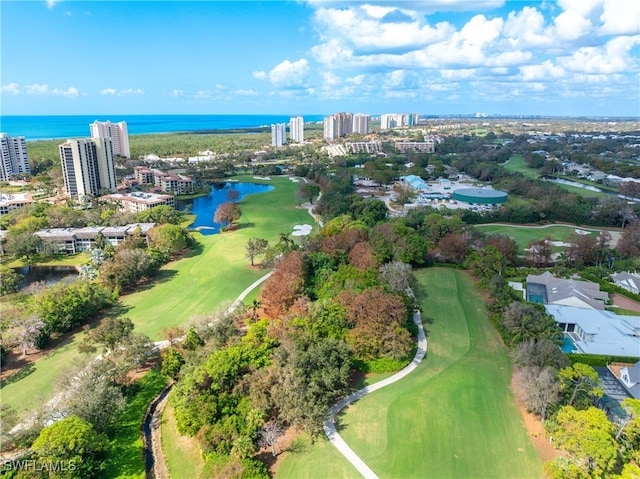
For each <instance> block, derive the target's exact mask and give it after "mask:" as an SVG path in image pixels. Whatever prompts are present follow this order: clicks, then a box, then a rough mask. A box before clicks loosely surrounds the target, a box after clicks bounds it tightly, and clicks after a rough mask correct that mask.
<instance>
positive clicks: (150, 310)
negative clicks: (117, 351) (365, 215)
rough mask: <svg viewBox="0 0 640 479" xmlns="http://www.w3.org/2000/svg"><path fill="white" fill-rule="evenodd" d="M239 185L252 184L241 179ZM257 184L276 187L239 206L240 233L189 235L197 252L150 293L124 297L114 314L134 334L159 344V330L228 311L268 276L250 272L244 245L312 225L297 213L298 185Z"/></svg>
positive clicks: (169, 269)
mask: <svg viewBox="0 0 640 479" xmlns="http://www.w3.org/2000/svg"><path fill="white" fill-rule="evenodd" d="M243 180H244V181H255V180H253V179H252V178H249V177H246V178H239V181H243ZM261 182H262V183H268V184H274V185H275V186H276V189H275V190H273V191H270V192H267V193H258V194H253V195H249V196H247V197H246V198H245V199H244V200H242V201H241V202H240V203H239V204H240V208H241V209H242V217H241V218H240V228H239V229H237V230H234V231H230V232H227V233H223V234H215V235H208V236H205V235H201V234H199V233H193V235H194V237H195V238H196V240H197V242H198V245H197V247H196V248H195V252H194V253H190V254H188V255H187V257H185V258H182V259H180V260H179V261H175V262H173V263H170V264H168V265H166V266H164V267H163V268H162V270H161V273H160V274H159V275H158V278H157V279H156V280H154V281H153V283H152V287H149V288H146V289H145V290H142V291H138V292H136V293H134V294H130V295H127V296H125V297H123V298H122V300H121V301H120V303H119V306H118V308H117V309H118V314H119V315H120V316H123V317H128V318H130V319H131V321H133V323H134V324H135V326H136V331H138V332H140V333H144V334H147V335H149V336H150V337H151V338H152V339H162V330H163V328H165V327H166V328H168V327H171V326H173V325H178V324H185V323H188V321H189V320H190V318H192V317H194V316H196V315H203V314H207V313H211V312H214V311H219V310H223V309H226V307H228V306H229V305H230V303H231V301H233V300H234V299H235V298H236V297H238V295H239V294H240V293H242V291H243V290H244V289H245V288H246V287H247V286H249V285H250V284H251V283H253V282H254V281H255V280H256V279H258V278H259V277H261V276H263V275H264V274H266V273H267V272H268V270H265V269H261V268H251V267H250V266H249V260H248V259H247V258H245V245H246V243H247V240H248V239H249V238H251V237H259V238H265V239H267V240H269V242H270V243H271V244H275V243H276V242H277V241H278V239H279V236H280V233H291V232H292V231H293V226H294V225H296V224H301V223H308V224H313V219H312V218H311V217H310V216H309V214H308V213H307V211H306V210H303V209H299V208H295V191H296V190H297V188H298V185H297V184H296V183H293V182H291V181H290V180H288V179H287V178H278V177H275V178H273V179H272V180H271V181H261ZM212 214H213V213H212ZM251 299H253V298H250V299H248V301H249V302H250V301H251ZM245 302H246V300H245Z"/></svg>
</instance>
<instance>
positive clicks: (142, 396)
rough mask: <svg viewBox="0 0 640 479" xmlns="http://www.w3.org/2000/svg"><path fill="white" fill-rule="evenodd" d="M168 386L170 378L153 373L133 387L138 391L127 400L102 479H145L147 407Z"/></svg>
mask: <svg viewBox="0 0 640 479" xmlns="http://www.w3.org/2000/svg"><path fill="white" fill-rule="evenodd" d="M166 384H167V378H166V376H163V375H162V374H160V373H159V372H157V371H149V372H148V373H147V374H145V375H144V376H143V377H142V378H141V379H140V380H139V381H138V382H137V383H136V384H135V386H133V387H135V388H137V391H136V393H135V395H133V397H131V398H129V399H128V400H127V407H126V408H125V410H124V411H123V412H122V414H121V415H120V417H119V418H118V420H117V421H116V423H115V424H114V425H113V432H112V433H111V437H113V439H112V440H111V442H110V444H109V449H108V451H107V459H106V461H105V464H104V469H103V470H102V471H101V472H100V475H99V477H102V478H105V479H107V478H108V479H112V478H113V479H115V478H131V479H133V478H138V479H144V477H145V457H144V454H143V451H144V450H143V442H142V434H141V432H140V428H141V426H142V420H143V419H144V414H145V412H146V411H147V406H148V405H149V403H150V402H151V401H152V400H153V398H154V397H156V396H157V395H158V394H159V393H160V391H162V389H163V388H164V387H165V385H166Z"/></svg>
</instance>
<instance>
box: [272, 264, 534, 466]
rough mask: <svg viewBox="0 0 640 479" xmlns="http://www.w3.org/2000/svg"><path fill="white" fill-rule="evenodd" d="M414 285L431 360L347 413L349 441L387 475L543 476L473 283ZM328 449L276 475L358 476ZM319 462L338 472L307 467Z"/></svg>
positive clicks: (422, 274)
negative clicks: (420, 292)
mask: <svg viewBox="0 0 640 479" xmlns="http://www.w3.org/2000/svg"><path fill="white" fill-rule="evenodd" d="M416 277H417V279H418V282H419V284H420V286H421V289H422V291H423V293H422V294H420V297H421V306H422V308H423V323H424V326H425V329H426V330H427V334H428V351H427V357H426V359H425V360H424V361H423V363H422V364H420V366H419V367H418V368H417V369H416V370H415V371H414V372H413V373H411V375H409V376H408V377H406V378H404V379H403V380H401V381H399V382H397V383H395V384H393V385H392V386H389V387H388V388H385V389H382V390H380V391H376V392H375V393H373V394H371V395H369V396H366V397H364V398H363V399H361V400H360V401H358V402H357V403H355V404H354V405H352V406H350V407H349V408H348V409H347V410H346V411H345V412H344V413H343V414H341V415H340V417H339V424H340V433H341V434H342V437H343V438H344V439H345V441H347V443H348V444H349V445H350V446H351V447H352V449H353V450H354V451H355V452H356V453H357V454H358V455H359V456H360V457H361V458H362V459H363V460H364V461H365V462H366V463H367V464H368V465H369V466H370V467H371V468H372V469H373V470H374V472H376V473H377V474H378V475H379V476H380V477H420V478H428V477H434V478H439V477H448V478H449V477H451V478H455V477H460V478H469V477H474V478H484V477H486V478H499V477H505V478H507V477H508V478H516V477H523V478H531V477H542V461H541V460H540V458H539V456H538V454H537V452H536V450H535V448H534V447H533V444H532V443H531V441H530V440H529V438H528V436H527V432H526V430H525V428H524V425H523V422H522V418H521V416H520V413H519V411H518V408H517V406H516V404H515V401H514V399H513V395H512V394H511V390H510V380H511V362H510V359H509V356H508V353H507V351H506V349H505V348H504V346H503V345H502V343H501V341H500V338H499V336H498V334H497V333H496V331H495V330H494V328H493V326H492V325H491V324H490V322H489V320H488V317H487V313H486V310H485V307H484V304H483V302H482V299H481V297H480V295H479V294H478V293H477V291H476V290H475V288H474V286H473V284H472V281H471V278H470V277H469V276H468V275H466V274H465V273H463V272H460V271H456V270H452V269H445V268H430V269H423V270H420V271H417V272H416ZM325 443H326V444H327V445H329V444H328V443H327V442H326V441H324V442H322V441H320V442H319V445H318V446H315V445H314V446H313V447H312V448H310V449H309V450H305V451H303V452H302V453H300V454H291V455H289V456H287V457H286V458H285V459H284V461H283V463H282V465H281V469H279V470H278V474H277V476H278V477H359V475H358V474H355V475H353V473H349V472H348V470H347V469H344V468H343V469H340V470H339V471H335V467H336V465H337V464H341V463H339V462H336V460H335V457H336V454H338V453H337V451H335V449H334V452H333V453H332V452H331V451H329V450H327V449H326V446H325ZM321 460H324V461H326V462H327V463H328V464H331V467H332V472H331V473H328V474H325V473H324V471H322V470H321V469H318V468H317V467H313V466H311V467H309V466H307V464H316V465H317V464H319V463H320V462H319V461H321ZM281 471H282V475H281Z"/></svg>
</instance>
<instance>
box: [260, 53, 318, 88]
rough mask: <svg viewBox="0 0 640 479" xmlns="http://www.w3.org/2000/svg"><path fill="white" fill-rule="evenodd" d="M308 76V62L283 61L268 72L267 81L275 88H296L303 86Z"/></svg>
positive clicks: (302, 59) (301, 60) (303, 60)
mask: <svg viewBox="0 0 640 479" xmlns="http://www.w3.org/2000/svg"><path fill="white" fill-rule="evenodd" d="M308 74H309V62H308V61H307V60H306V59H305V58H301V59H300V60H297V61H295V62H290V61H289V60H284V61H283V62H282V63H280V64H279V65H276V66H275V67H274V68H273V70H271V71H270V72H269V80H270V81H271V83H272V84H273V86H276V87H285V88H296V87H301V86H303V85H304V83H305V81H306V79H307V75H308Z"/></svg>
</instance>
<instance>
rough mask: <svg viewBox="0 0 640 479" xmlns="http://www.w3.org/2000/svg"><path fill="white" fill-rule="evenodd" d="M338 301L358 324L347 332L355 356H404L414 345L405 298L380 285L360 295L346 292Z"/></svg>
mask: <svg viewBox="0 0 640 479" xmlns="http://www.w3.org/2000/svg"><path fill="white" fill-rule="evenodd" d="M338 302H339V303H340V304H341V305H342V306H343V307H344V308H345V311H346V317H347V319H348V320H350V321H351V322H352V323H354V324H355V327H354V328H353V329H352V330H350V331H349V332H348V333H347V338H346V339H347V343H348V344H349V346H351V349H352V351H353V353H354V357H355V358H357V359H363V360H371V359H376V358H391V359H404V358H406V357H407V355H408V354H409V352H410V351H411V347H412V339H411V335H410V334H409V331H408V330H407V329H406V327H405V324H406V321H407V315H408V312H407V308H406V306H405V304H404V302H403V301H402V299H401V298H400V297H399V296H397V295H395V294H390V293H386V292H384V291H383V290H382V289H381V288H374V289H367V290H365V291H363V292H362V293H359V294H354V293H353V292H347V291H345V292H343V293H342V294H340V296H339V297H338Z"/></svg>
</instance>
